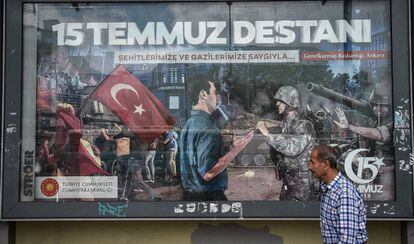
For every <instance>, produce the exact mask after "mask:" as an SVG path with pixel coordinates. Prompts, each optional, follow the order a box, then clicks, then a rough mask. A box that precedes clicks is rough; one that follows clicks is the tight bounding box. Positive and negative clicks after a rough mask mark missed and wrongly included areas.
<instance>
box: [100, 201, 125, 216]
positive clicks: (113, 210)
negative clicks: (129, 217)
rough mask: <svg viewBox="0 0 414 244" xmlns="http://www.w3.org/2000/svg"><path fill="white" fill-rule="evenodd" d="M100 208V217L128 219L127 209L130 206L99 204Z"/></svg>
mask: <svg viewBox="0 0 414 244" xmlns="http://www.w3.org/2000/svg"><path fill="white" fill-rule="evenodd" d="M98 206H99V207H98V211H99V215H100V216H112V217H118V218H120V217H126V214H125V209H126V208H127V207H128V204H122V205H112V204H110V203H98Z"/></svg>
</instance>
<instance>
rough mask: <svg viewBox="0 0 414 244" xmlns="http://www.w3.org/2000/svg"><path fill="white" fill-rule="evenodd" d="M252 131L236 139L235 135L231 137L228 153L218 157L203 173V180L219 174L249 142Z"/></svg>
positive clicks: (251, 137) (208, 179)
mask: <svg viewBox="0 0 414 244" xmlns="http://www.w3.org/2000/svg"><path fill="white" fill-rule="evenodd" d="M253 135H254V132H253V131H250V132H249V133H248V134H246V135H245V136H244V137H243V138H241V139H236V136H235V135H234V137H233V145H232V148H231V149H230V151H229V152H228V153H226V154H225V155H224V156H223V157H221V158H219V160H218V162H217V163H216V164H215V165H214V166H213V167H212V168H211V169H210V170H209V171H207V173H205V174H204V175H203V179H204V180H205V181H210V180H212V179H213V178H214V177H216V176H217V175H218V174H220V173H221V172H222V171H223V170H224V169H226V168H227V167H228V166H229V165H230V163H231V161H232V160H233V159H234V158H235V157H236V156H237V155H238V154H239V153H240V152H241V151H242V150H243V149H244V148H245V147H246V146H247V144H249V142H250V141H251V140H252V139H253Z"/></svg>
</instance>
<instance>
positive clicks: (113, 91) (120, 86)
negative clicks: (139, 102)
mask: <svg viewBox="0 0 414 244" xmlns="http://www.w3.org/2000/svg"><path fill="white" fill-rule="evenodd" d="M124 89H125V90H130V91H132V92H133V93H135V94H136V95H137V97H138V98H139V95H138V92H137V91H136V90H135V88H134V87H133V86H131V85H128V84H124V83H120V84H116V85H114V86H113V87H112V88H111V96H112V98H113V99H114V100H115V102H116V103H118V105H119V106H121V107H122V108H123V109H125V110H128V109H127V108H125V107H124V106H122V104H121V103H119V101H118V99H117V98H116V95H117V93H118V92H119V91H120V90H124Z"/></svg>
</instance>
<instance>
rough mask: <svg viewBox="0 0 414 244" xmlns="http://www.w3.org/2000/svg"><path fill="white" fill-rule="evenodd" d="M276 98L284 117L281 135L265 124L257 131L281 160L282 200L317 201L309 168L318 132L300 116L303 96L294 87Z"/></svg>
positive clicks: (277, 105)
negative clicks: (272, 132) (273, 132)
mask: <svg viewBox="0 0 414 244" xmlns="http://www.w3.org/2000/svg"><path fill="white" fill-rule="evenodd" d="M273 98H274V99H275V100H276V108H277V111H278V113H279V114H281V115H282V116H283V121H282V124H281V133H280V134H271V133H270V132H269V130H268V128H267V127H266V124H265V123H264V122H263V121H259V122H258V123H257V128H258V129H259V130H260V132H261V133H262V134H263V135H264V136H266V142H267V143H268V144H269V145H270V147H271V150H272V149H274V150H276V151H277V152H278V153H279V155H280V156H281V157H282V160H281V161H280V162H277V166H278V168H279V170H280V171H281V172H282V181H283V185H282V191H281V194H280V200H289V201H310V200H318V199H319V191H318V182H317V181H316V180H315V179H314V178H313V177H312V174H311V173H310V172H309V170H308V168H307V164H308V161H309V157H310V152H311V150H312V148H313V146H315V144H316V143H315V141H314V138H315V136H316V132H315V129H314V127H313V124H312V122H311V121H310V120H308V119H306V118H305V117H304V116H303V115H302V114H301V113H300V112H299V110H300V107H301V98H300V93H299V91H298V90H297V89H296V88H294V87H291V86H283V87H281V88H280V89H279V90H278V91H277V93H276V94H275V95H274V97H273Z"/></svg>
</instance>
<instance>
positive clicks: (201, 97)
mask: <svg viewBox="0 0 414 244" xmlns="http://www.w3.org/2000/svg"><path fill="white" fill-rule="evenodd" d="M217 98H218V96H217V94H216V86H215V85H214V83H213V82H211V81H197V82H194V84H193V87H192V99H193V104H196V105H197V106H199V107H201V108H203V110H206V112H208V113H212V112H214V111H215V110H216V108H217Z"/></svg>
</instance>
